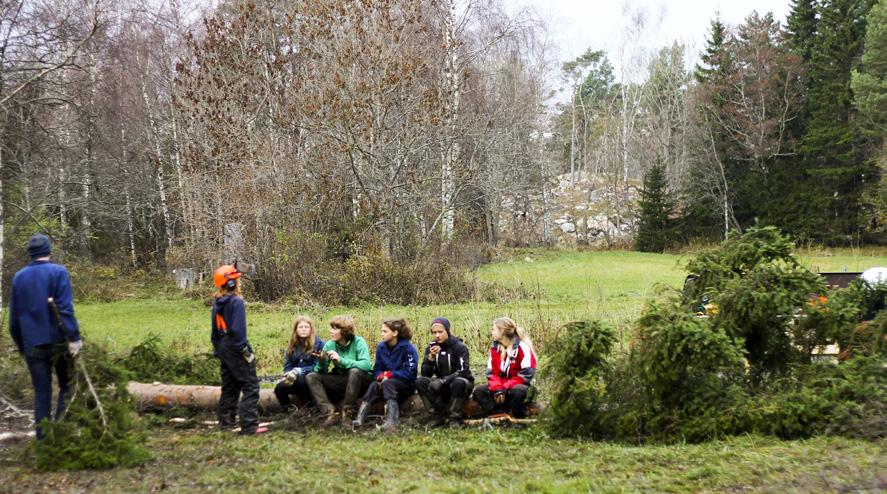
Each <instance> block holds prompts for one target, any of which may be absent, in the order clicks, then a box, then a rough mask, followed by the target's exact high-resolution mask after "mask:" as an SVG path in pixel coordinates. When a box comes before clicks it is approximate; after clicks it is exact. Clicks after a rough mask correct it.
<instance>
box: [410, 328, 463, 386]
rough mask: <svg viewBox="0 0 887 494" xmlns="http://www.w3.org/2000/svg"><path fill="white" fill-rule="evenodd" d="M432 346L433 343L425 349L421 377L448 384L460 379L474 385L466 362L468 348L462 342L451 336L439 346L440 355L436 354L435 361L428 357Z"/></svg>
mask: <svg viewBox="0 0 887 494" xmlns="http://www.w3.org/2000/svg"><path fill="white" fill-rule="evenodd" d="M432 345H434V343H431V344H429V345H428V347H427V348H425V358H423V359H422V372H421V375H422V376H425V377H438V378H441V379H443V380H445V381H447V382H448V383H449V382H452V381H453V379H456V378H457V377H461V378H464V379H467V380H468V382H470V383H471V384H474V376H472V375H471V367H470V365H469V361H468V347H467V346H465V343H462V340H460V339H459V338H456V337H455V336H452V335H451V336H450V337H449V339H447V341H446V343H444V344H442V345H440V353H438V354H437V359H435V360H432V359H431V358H429V356H428V354H429V351H430V350H431V347H432Z"/></svg>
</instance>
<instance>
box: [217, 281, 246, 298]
mask: <svg viewBox="0 0 887 494" xmlns="http://www.w3.org/2000/svg"><path fill="white" fill-rule="evenodd" d="M234 281H236V283H234V288H228V287H226V286H225V285H222V286H220V287H219V289H218V290H216V293H213V298H221V297H224V296H225V295H234V296H237V297H240V296H241V294H240V278H237V279H236V280H234Z"/></svg>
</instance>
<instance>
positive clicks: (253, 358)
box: [243, 350, 256, 365]
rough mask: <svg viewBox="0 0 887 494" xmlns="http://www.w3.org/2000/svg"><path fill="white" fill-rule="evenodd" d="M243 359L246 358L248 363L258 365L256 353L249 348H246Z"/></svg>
mask: <svg viewBox="0 0 887 494" xmlns="http://www.w3.org/2000/svg"><path fill="white" fill-rule="evenodd" d="M243 360H246V363H247V365H256V354H254V353H253V352H251V351H249V350H244V351H243Z"/></svg>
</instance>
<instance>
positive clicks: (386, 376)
mask: <svg viewBox="0 0 887 494" xmlns="http://www.w3.org/2000/svg"><path fill="white" fill-rule="evenodd" d="M386 379H391V371H385V372H380V373H379V375H378V376H376V380H377V381H379V382H380V383H383V382H385V380H386Z"/></svg>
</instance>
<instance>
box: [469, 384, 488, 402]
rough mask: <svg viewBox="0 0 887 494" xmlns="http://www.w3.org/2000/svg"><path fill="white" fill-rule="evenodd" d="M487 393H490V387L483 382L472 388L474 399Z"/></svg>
mask: <svg viewBox="0 0 887 494" xmlns="http://www.w3.org/2000/svg"><path fill="white" fill-rule="evenodd" d="M489 394H490V388H489V386H487V385H485V384H484V385H482V386H478V387H476V388H474V393H473V395H474V398H475V399H477V398H478V397H480V398H483V397H484V396H487V395H489Z"/></svg>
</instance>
